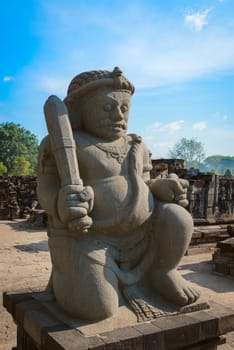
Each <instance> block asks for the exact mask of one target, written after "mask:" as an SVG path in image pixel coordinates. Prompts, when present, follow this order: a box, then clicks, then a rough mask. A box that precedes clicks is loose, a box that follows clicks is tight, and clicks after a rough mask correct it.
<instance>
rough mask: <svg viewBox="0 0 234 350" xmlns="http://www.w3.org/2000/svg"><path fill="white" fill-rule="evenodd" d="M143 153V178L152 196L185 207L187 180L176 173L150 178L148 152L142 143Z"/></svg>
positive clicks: (186, 202)
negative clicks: (164, 176)
mask: <svg viewBox="0 0 234 350" xmlns="http://www.w3.org/2000/svg"><path fill="white" fill-rule="evenodd" d="M143 153H144V155H143V178H144V181H145V182H146V183H147V184H148V186H149V188H150V189H151V192H152V193H153V195H154V197H155V198H156V199H158V200H161V201H164V202H169V203H177V204H179V205H181V206H182V207H187V205H188V200H187V189H188V187H189V183H188V181H187V180H184V179H180V178H179V177H178V176H177V175H176V174H169V175H168V176H167V177H166V178H158V179H150V170H151V169H152V163H151V158H150V152H149V151H148V149H147V148H146V146H145V145H143Z"/></svg>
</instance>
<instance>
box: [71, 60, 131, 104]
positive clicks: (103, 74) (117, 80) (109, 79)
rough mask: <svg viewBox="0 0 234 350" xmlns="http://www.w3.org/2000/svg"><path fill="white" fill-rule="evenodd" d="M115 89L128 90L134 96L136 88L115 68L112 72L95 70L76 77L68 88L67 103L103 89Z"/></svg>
mask: <svg viewBox="0 0 234 350" xmlns="http://www.w3.org/2000/svg"><path fill="white" fill-rule="evenodd" d="M101 87H113V88H114V89H121V90H127V91H129V92H130V93H131V95H133V93H134V91H135V88H134V86H133V84H132V83H130V81H129V80H128V79H127V78H126V77H125V76H124V75H122V71H121V70H120V69H119V68H118V67H115V68H114V70H113V71H112V72H110V71H107V70H93V71H89V72H84V73H81V74H78V75H77V76H75V77H74V78H73V79H72V81H71V83H70V85H69V86H68V90H67V96H66V97H65V99H64V102H65V103H69V101H71V100H73V99H74V98H77V97H80V96H83V95H85V94H86V93H87V92H90V91H92V90H95V89H98V88H101Z"/></svg>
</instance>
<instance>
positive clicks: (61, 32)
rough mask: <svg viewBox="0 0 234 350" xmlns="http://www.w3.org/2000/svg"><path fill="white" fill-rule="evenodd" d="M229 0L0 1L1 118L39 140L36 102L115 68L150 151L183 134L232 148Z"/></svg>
mask: <svg viewBox="0 0 234 350" xmlns="http://www.w3.org/2000/svg"><path fill="white" fill-rule="evenodd" d="M233 13H234V1H233V0H197V1H194V0H145V1H140V0H139V1H138V0H128V1H126V0H111V1H109V0H100V1H97V0H83V1H82V0H67V1H64V0H61V1H60V0H28V1H27V0H12V1H4V2H3V3H2V4H1V14H0V33H1V45H0V54H1V65H0V123H2V122H15V123H18V124H20V125H21V126H23V127H24V128H26V129H29V130H30V131H31V132H32V133H34V134H35V135H36V136H37V137H38V140H39V141H40V140H41V139H42V138H43V137H44V136H45V135H46V133H47V130H46V125H45V121H44V116H43V104H44V102H45V100H46V99H47V97H48V96H49V95H51V94H56V95H58V96H59V97H60V98H64V97H65V96H66V90H67V87H68V84H69V82H70V81H71V79H72V78H73V77H74V76H75V75H76V74H78V73H81V72H83V71H86V70H93V69H108V70H112V69H113V68H114V67H115V66H119V67H120V68H121V70H122V71H123V73H124V75H125V76H127V77H128V78H129V79H130V80H131V81H132V82H133V84H134V85H135V87H136V92H135V94H134V96H133V98H132V106H131V112H130V120H129V132H135V133H138V134H140V135H141V136H142V137H143V139H144V141H145V143H146V144H147V145H148V147H149V149H150V150H151V152H152V154H153V157H154V158H160V157H168V150H169V148H170V147H172V146H173V145H174V144H175V143H176V142H178V141H179V140H180V139H181V138H182V137H186V138H192V137H193V138H196V139H197V140H198V141H201V142H202V143H203V145H204V148H205V153H206V156H210V155H214V154H221V155H230V156H233V155H234V17H233Z"/></svg>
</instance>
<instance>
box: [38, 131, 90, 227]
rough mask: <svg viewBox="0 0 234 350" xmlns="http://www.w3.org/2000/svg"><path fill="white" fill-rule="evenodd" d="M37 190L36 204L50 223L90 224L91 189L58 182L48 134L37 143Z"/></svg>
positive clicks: (67, 224)
mask: <svg viewBox="0 0 234 350" xmlns="http://www.w3.org/2000/svg"><path fill="white" fill-rule="evenodd" d="M37 194H38V200H39V202H40V205H41V206H42V208H43V209H44V210H45V211H46V213H47V215H48V216H49V217H51V218H53V222H54V223H57V224H59V225H61V224H62V225H65V226H68V229H69V230H72V231H77V232H78V231H83V230H85V229H88V228H89V227H90V226H91V225H92V219H91V218H90V217H89V216H88V215H87V214H88V213H89V212H90V211H91V210H92V207H93V196H94V195H93V190H92V188H91V187H90V186H85V187H84V186H81V185H67V186H64V187H62V186H61V182H60V178H59V172H58V169H57V165H56V160H55V158H54V156H53V153H52V151H51V146H50V140H49V137H48V136H47V137H45V138H44V139H43V140H42V142H41V144H40V147H39V153H38V175H37Z"/></svg>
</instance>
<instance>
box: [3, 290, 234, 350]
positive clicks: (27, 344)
mask: <svg viewBox="0 0 234 350" xmlns="http://www.w3.org/2000/svg"><path fill="white" fill-rule="evenodd" d="M23 294H24V293H23ZM33 301H35V300H33ZM11 304H13V305H14V307H13V308H12V310H16V311H15V313H14V311H12V312H13V313H14V314H13V315H12V316H13V318H14V319H15V320H16V318H17V321H16V322H17V326H18V346H19V349H21V350H31V349H33V350H34V349H38V350H75V349H76V350H77V349H79V350H88V349H90V350H94V349H95V350H113V349H115V350H117V349H128V350H132V349H134V350H135V349H136V350H146V349H147V350H154V349H156V348H157V349H160V350H180V349H181V350H182V349H191V350H192V349H194V350H199V349H200V350H201V349H216V348H217V345H218V344H219V343H221V342H223V341H224V339H222V338H220V337H222V336H223V335H225V334H226V333H228V332H229V331H232V330H234V309H232V308H227V307H224V306H222V305H219V304H217V303H214V302H212V303H211V307H210V309H207V310H200V311H195V312H192V313H190V314H187V315H175V316H167V317H161V318H158V319H155V320H152V321H148V322H144V323H138V324H136V325H134V326H131V327H123V328H117V329H114V330H113V331H108V332H100V333H97V334H96V335H95V336H89V337H86V336H84V335H82V334H81V332H80V331H79V330H78V329H75V328H73V329H72V328H71V327H70V326H68V325H66V324H65V323H64V322H62V321H61V320H58V319H56V318H55V317H54V316H52V315H51V314H50V312H49V311H48V310H47V309H45V307H44V305H43V303H42V302H40V301H36V302H35V303H33V302H32V300H28V301H24V302H22V301H21V300H20V298H19V295H18V297H17V298H14V295H13V294H12V293H9V294H7V293H6V294H5V305H11Z"/></svg>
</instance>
